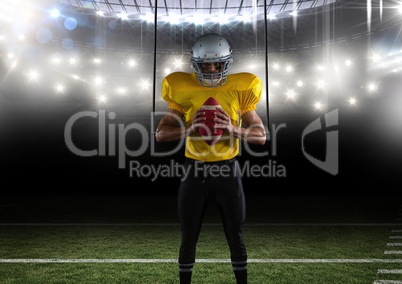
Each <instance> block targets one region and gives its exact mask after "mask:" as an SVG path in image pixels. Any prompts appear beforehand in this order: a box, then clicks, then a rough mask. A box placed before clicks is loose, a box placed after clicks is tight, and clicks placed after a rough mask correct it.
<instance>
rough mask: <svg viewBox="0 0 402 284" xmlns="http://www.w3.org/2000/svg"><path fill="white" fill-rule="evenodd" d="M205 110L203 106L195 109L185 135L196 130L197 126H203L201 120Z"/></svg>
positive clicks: (203, 118)
mask: <svg viewBox="0 0 402 284" xmlns="http://www.w3.org/2000/svg"><path fill="white" fill-rule="evenodd" d="M205 119H206V118H205V112H204V109H203V108H199V109H197V110H196V112H195V114H194V116H193V124H192V125H191V126H190V127H189V128H188V129H187V136H188V135H190V134H192V133H194V132H196V131H198V128H200V127H201V126H203V124H202V122H203V121H204V120H205Z"/></svg>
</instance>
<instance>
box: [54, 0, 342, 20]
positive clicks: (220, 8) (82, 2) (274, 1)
mask: <svg viewBox="0 0 402 284" xmlns="http://www.w3.org/2000/svg"><path fill="white" fill-rule="evenodd" d="M56 1H57V3H59V4H61V5H68V6H71V7H75V8H77V9H81V10H83V11H85V12H88V13H91V12H97V11H101V12H104V13H105V16H118V15H119V14H122V13H123V14H126V15H128V17H132V18H135V17H141V16H146V15H153V14H154V13H155V8H156V7H157V8H158V9H157V13H158V16H161V17H180V18H181V21H186V19H188V18H189V17H199V16H201V17H208V16H213V15H215V16H216V15H219V16H226V17H233V18H236V17H247V16H253V17H256V18H257V19H262V18H263V17H264V10H265V11H266V12H267V14H270V15H277V16H280V15H289V14H290V13H293V12H295V11H302V10H308V9H312V8H317V7H320V6H324V5H328V4H332V3H335V2H337V1H339V0H266V1H261V0H235V1H234V0H231V1H229V0H213V1H212V0H164V1H157V0H56Z"/></svg>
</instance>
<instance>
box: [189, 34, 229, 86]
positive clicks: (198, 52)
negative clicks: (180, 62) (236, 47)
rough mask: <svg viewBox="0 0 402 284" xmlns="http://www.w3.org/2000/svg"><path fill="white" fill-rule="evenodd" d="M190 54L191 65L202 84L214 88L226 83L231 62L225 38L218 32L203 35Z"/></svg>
mask: <svg viewBox="0 0 402 284" xmlns="http://www.w3.org/2000/svg"><path fill="white" fill-rule="evenodd" d="M191 55H192V56H191V63H192V66H193V68H194V69H195V72H196V74H197V78H198V81H199V83H200V84H201V85H202V86H204V87H211V88H214V87H219V86H222V85H223V84H225V83H226V80H227V76H228V73H229V67H230V66H231V65H232V62H233V59H232V50H231V48H230V46H229V43H228V42H227V41H226V39H224V38H223V37H222V36H220V35H218V34H206V35H203V36H201V37H200V38H199V39H198V40H197V41H196V43H195V44H194V46H193V49H192V53H191ZM211 64H213V68H212V69H211V67H212V66H211Z"/></svg>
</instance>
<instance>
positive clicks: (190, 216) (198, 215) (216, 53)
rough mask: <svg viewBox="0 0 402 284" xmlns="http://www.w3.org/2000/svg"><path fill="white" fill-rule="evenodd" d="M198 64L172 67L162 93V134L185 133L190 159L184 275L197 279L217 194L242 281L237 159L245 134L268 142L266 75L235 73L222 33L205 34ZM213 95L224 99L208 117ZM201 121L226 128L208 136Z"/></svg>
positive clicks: (182, 191)
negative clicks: (262, 107) (199, 251)
mask: <svg viewBox="0 0 402 284" xmlns="http://www.w3.org/2000/svg"><path fill="white" fill-rule="evenodd" d="M191 62H192V67H193V68H194V70H195V72H193V73H186V72H173V73H171V74H169V75H168V76H166V77H165V78H164V79H163V82H162V98H163V99H164V100H165V101H166V102H167V104H168V108H169V110H168V112H167V113H166V114H165V115H164V116H163V117H162V119H161V121H160V123H159V125H158V127H157V129H156V140H157V141H158V142H164V141H177V140H179V139H186V143H185V157H186V160H185V166H186V167H187V168H190V173H191V174H189V175H187V176H186V178H185V179H182V180H181V183H180V187H179V191H178V214H179V219H180V223H181V245H180V250H179V276H180V283H181V284H187V283H191V277H192V271H193V266H194V264H195V256H196V245H197V241H198V237H199V234H200V229H201V225H202V221H203V217H204V213H205V209H206V205H207V202H208V200H211V199H213V200H214V201H215V202H216V204H217V206H218V210H219V213H220V215H221V219H222V223H223V228H224V233H225V236H226V240H227V243H228V246H229V250H230V258H231V263H232V267H233V271H234V276H235V279H236V282H237V283H238V284H244V283H247V251H246V246H245V244H244V241H243V232H242V226H243V223H244V220H245V213H246V212H245V196H244V192H243V185H242V177H241V174H240V167H239V162H238V160H237V159H236V157H237V155H238V154H239V147H240V144H239V139H242V140H244V141H246V142H248V143H255V144H261V145H262V144H265V142H266V131H265V127H264V125H263V123H262V120H261V118H260V116H259V115H258V114H257V112H256V109H257V104H258V102H259V101H260V98H261V94H262V82H261V80H260V79H259V78H258V76H256V75H254V74H252V73H246V72H243V73H237V74H229V68H230V67H231V65H232V63H233V58H232V50H231V47H230V45H229V43H228V41H227V40H226V39H225V38H224V37H223V36H221V35H219V34H215V33H209V34H205V35H202V36H201V37H199V38H198V39H197V40H196V41H195V43H194V45H193V47H192V53H191ZM210 97H213V98H214V99H215V100H216V101H218V102H219V105H220V107H219V108H218V109H217V110H216V112H215V117H214V118H213V121H206V118H205V112H206V107H205V106H203V104H204V102H205V101H206V100H207V99H208V98H210ZM201 127H207V128H209V129H210V130H211V131H213V130H214V129H222V130H223V134H222V136H221V138H220V139H219V140H218V141H217V142H216V143H214V144H212V145H210V144H208V143H206V142H205V141H204V139H203V137H201V135H200V133H199V129H200V128H201Z"/></svg>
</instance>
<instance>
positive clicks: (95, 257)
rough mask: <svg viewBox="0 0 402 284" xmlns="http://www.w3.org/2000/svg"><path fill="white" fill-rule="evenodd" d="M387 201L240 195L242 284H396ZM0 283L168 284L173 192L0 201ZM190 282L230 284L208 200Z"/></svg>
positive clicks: (173, 246)
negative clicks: (244, 211)
mask: <svg viewBox="0 0 402 284" xmlns="http://www.w3.org/2000/svg"><path fill="white" fill-rule="evenodd" d="M399 203H400V200H398V198H395V197H392V196H390V197H386V196H385V197H381V198H379V197H371V198H369V197H366V198H361V197H353V198H351V197H345V196H342V197H333V196H332V197H325V196H321V197H311V196H310V197H300V196H299V197H293V198H290V197H285V196H280V197H275V196H258V195H256V196H250V198H249V199H248V217H247V220H246V224H245V227H244V237H245V243H246V246H247V248H248V258H249V264H248V271H249V283H258V284H263V283H275V284H277V283H342V284H345V283H359V284H363V283H376V284H380V283H384V284H386V283H389V284H391V283H402V221H400V218H401V215H400V212H401V211H400V209H401V207H400V204H399ZM0 216H1V220H0V244H1V246H0V283H149V284H151V283H152V284H154V283H178V265H177V256H178V248H179V245H180V227H179V224H178V222H177V216H176V215H175V197H174V195H163V196H159V197H156V196H146V195H138V196H136V195H133V196H102V197H99V196H53V197H43V196H35V197H32V196H30V197H29V198H19V197H17V196H2V199H1V203H0ZM193 283H222V284H223V283H225V284H228V283H235V281H234V276H233V272H232V269H231V264H230V260H229V250H228V247H227V244H226V241H225V237H224V233H223V229H222V226H221V224H220V222H219V216H218V215H217V214H216V212H215V211H214V207H213V204H211V206H210V207H209V209H208V212H207V215H206V217H205V222H204V225H203V227H202V230H201V235H200V239H199V243H198V248H197V261H196V265H195V267H194V273H193Z"/></svg>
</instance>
